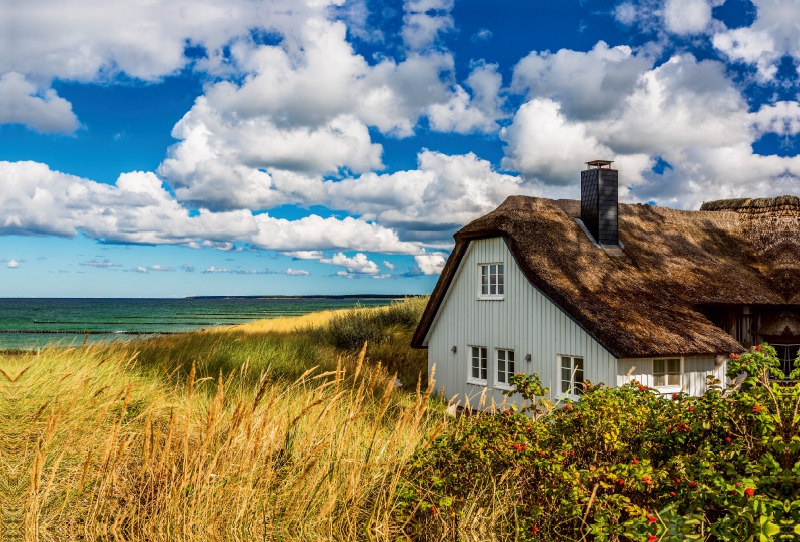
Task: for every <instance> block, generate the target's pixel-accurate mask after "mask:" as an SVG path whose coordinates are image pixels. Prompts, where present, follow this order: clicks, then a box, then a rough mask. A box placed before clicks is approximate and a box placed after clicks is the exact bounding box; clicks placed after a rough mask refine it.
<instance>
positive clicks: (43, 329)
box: [0, 296, 402, 352]
mask: <svg viewBox="0 0 800 542" xmlns="http://www.w3.org/2000/svg"><path fill="white" fill-rule="evenodd" d="M395 299H402V297H394V296H304V297H280V296H278V297H188V298H183V299H14V298H5V299H3V298H0V351H6V352H7V351H15V350H36V349H38V348H43V347H45V346H48V345H61V346H69V345H72V344H78V345H80V344H82V343H83V342H84V341H88V342H97V341H111V340H130V339H135V338H140V337H143V336H152V335H158V334H171V333H182V332H186V331H192V330H198V329H203V328H205V329H208V328H212V327H224V326H232V325H236V324H243V323H246V322H252V321H254V320H260V319H264V318H279V317H284V316H301V315H303V314H308V313H311V312H318V311H325V310H333V309H344V308H350V307H354V306H356V305H360V306H362V307H376V306H381V305H387V304H389V303H391V302H392V301H393V300H395Z"/></svg>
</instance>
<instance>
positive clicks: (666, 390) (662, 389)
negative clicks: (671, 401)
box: [652, 386, 686, 395]
mask: <svg viewBox="0 0 800 542" xmlns="http://www.w3.org/2000/svg"><path fill="white" fill-rule="evenodd" d="M652 388H653V389H654V390H656V391H657V392H658V393H660V394H661V395H668V394H670V393H678V392H680V391H681V389H682V388H683V386H652ZM684 391H686V390H685V389H684Z"/></svg>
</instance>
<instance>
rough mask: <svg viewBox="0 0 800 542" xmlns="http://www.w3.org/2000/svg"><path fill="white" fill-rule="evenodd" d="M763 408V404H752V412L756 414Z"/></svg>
mask: <svg viewBox="0 0 800 542" xmlns="http://www.w3.org/2000/svg"><path fill="white" fill-rule="evenodd" d="M763 409H764V407H763V406H761V405H756V406H754V407H753V412H755V413H756V414H758V413H759V412H761V411H762V410H763Z"/></svg>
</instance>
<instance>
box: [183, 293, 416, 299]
mask: <svg viewBox="0 0 800 542" xmlns="http://www.w3.org/2000/svg"><path fill="white" fill-rule="evenodd" d="M420 295H424V294H397V295H388V294H353V295H190V296H187V297H184V298H182V299H404V298H406V297H417V296H420Z"/></svg>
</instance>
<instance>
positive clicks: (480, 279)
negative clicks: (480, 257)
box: [478, 262, 508, 301]
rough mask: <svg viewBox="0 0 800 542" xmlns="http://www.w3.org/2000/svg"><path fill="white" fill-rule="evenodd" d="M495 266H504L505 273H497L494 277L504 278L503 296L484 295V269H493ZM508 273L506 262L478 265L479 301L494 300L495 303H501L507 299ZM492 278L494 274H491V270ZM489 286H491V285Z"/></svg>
mask: <svg viewBox="0 0 800 542" xmlns="http://www.w3.org/2000/svg"><path fill="white" fill-rule="evenodd" d="M493 265H498V266H500V265H502V266H503V272H502V273H495V275H494V276H500V277H503V284H502V288H503V293H502V294H484V293H483V268H484V267H491V266H493ZM506 271H507V266H506V264H505V262H486V263H479V264H478V299H483V300H493V301H501V300H503V299H505V297H506V294H505V292H506V289H507V288H508V283H507V281H506V276H507V273H506ZM491 276H492V274H491V269H490V270H489V277H491ZM490 281H491V278H490ZM489 285H490V286H491V283H490V284H489ZM498 286H500V285H498Z"/></svg>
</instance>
